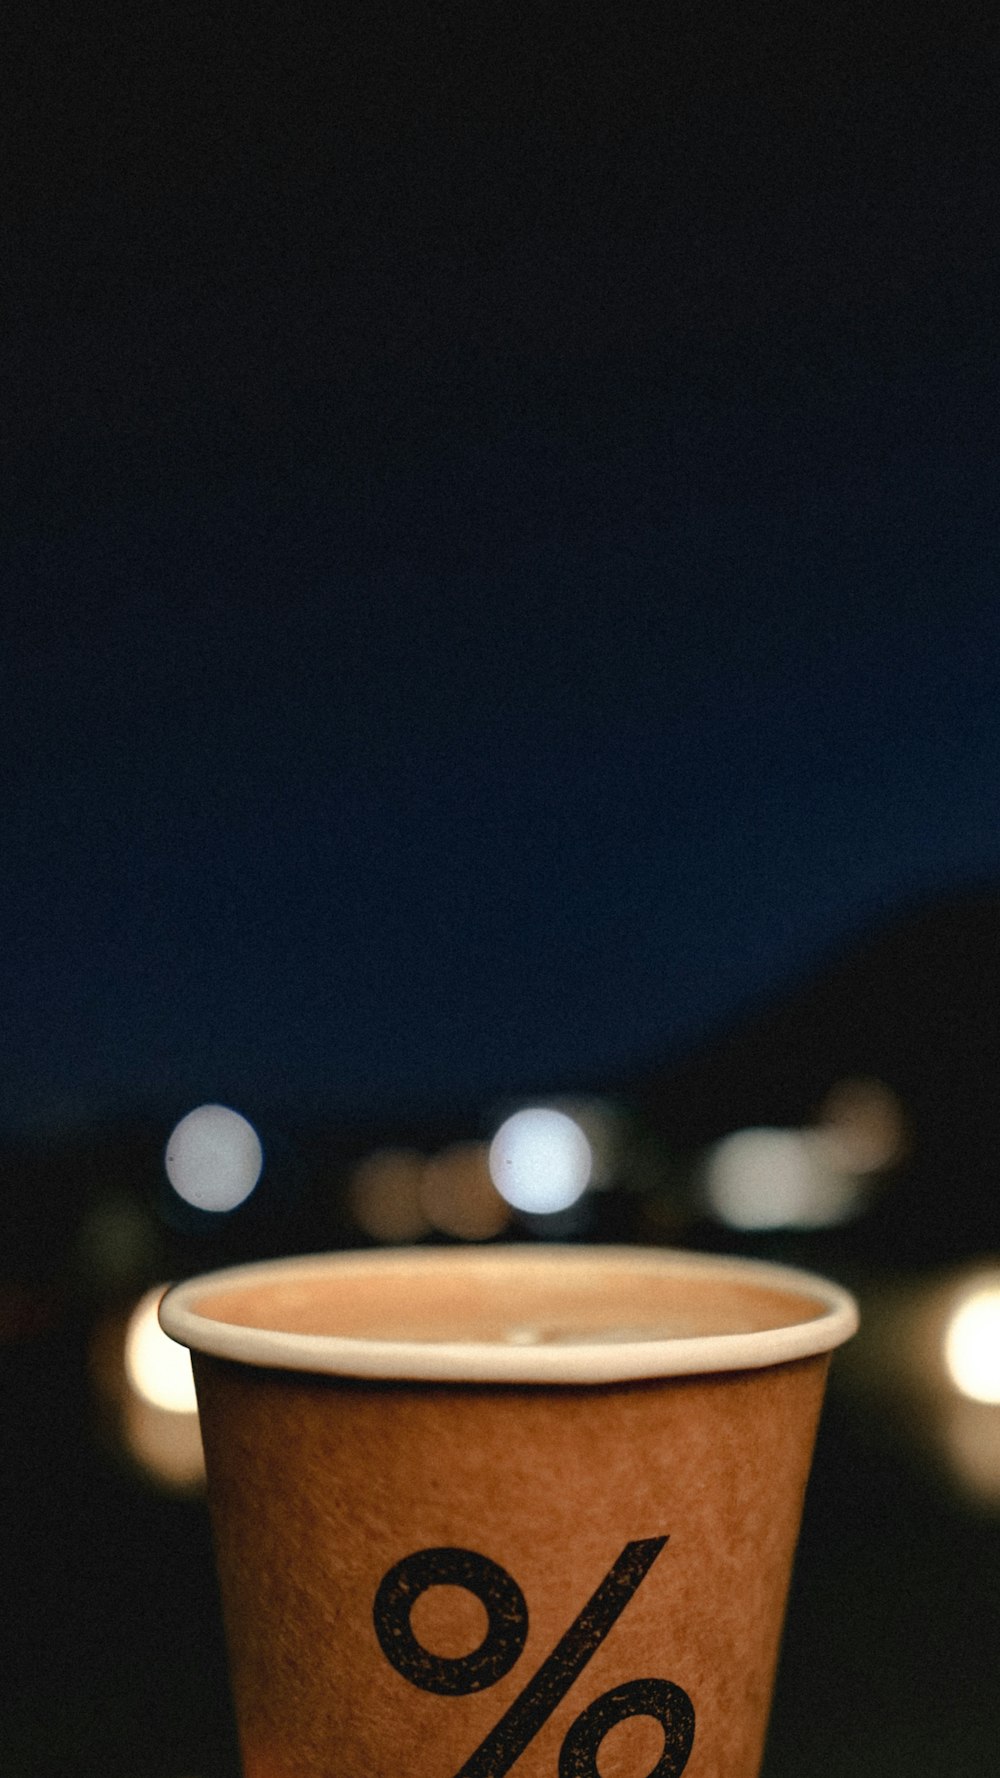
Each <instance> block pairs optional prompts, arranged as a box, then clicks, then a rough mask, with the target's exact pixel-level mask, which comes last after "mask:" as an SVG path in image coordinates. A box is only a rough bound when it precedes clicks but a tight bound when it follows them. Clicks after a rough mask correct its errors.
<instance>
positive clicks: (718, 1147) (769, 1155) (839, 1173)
mask: <svg viewBox="0 0 1000 1778" xmlns="http://www.w3.org/2000/svg"><path fill="white" fill-rule="evenodd" d="M703 1180H704V1192H705V1198H706V1201H707V1203H708V1207H709V1209H710V1210H711V1212H712V1214H713V1215H714V1216H716V1217H717V1218H718V1220H719V1221H720V1222H723V1223H725V1224H726V1226H727V1227H729V1228H734V1229H747V1230H750V1229H778V1228H801V1229H814V1228H829V1227H831V1226H832V1225H834V1224H836V1223H839V1222H844V1221H846V1219H847V1218H848V1217H849V1216H851V1215H853V1214H854V1212H855V1210H856V1208H857V1206H858V1202H859V1197H860V1188H859V1182H858V1179H857V1177H856V1176H855V1175H854V1174H852V1173H849V1172H845V1171H844V1170H843V1169H842V1168H841V1167H839V1166H838V1165H837V1164H836V1155H835V1153H833V1152H831V1150H830V1147H829V1145H828V1144H827V1142H826V1141H825V1140H824V1136H823V1133H822V1132H819V1131H811V1130H780V1129H768V1128H760V1129H750V1130H734V1131H733V1133H732V1134H731V1135H729V1136H725V1137H723V1138H722V1140H721V1141H720V1142H717V1143H715V1144H714V1146H713V1147H712V1148H711V1149H709V1151H708V1153H707V1155H706V1157H705V1160H704V1168H703Z"/></svg>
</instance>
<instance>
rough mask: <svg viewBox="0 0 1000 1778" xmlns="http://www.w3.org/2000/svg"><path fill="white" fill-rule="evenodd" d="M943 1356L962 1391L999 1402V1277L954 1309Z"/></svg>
mask: <svg viewBox="0 0 1000 1778" xmlns="http://www.w3.org/2000/svg"><path fill="white" fill-rule="evenodd" d="M944 1360H945V1364H946V1366H947V1369H948V1375H949V1377H950V1378H951V1380H952V1382H953V1383H954V1385H955V1388H956V1389H958V1390H959V1391H960V1392H961V1394H962V1395H967V1396H968V1397H969V1399H970V1400H971V1401H985V1402H1000V1278H998V1279H997V1281H996V1282H994V1283H989V1284H981V1285H980V1286H979V1287H978V1288H973V1289H972V1290H970V1291H969V1293H968V1294H967V1295H966V1296H965V1297H963V1299H962V1301H961V1302H960V1303H959V1304H958V1305H957V1306H956V1308H955V1309H954V1310H953V1311H952V1314H951V1317H950V1319H949V1321H948V1325H947V1327H946V1329H945V1336H944Z"/></svg>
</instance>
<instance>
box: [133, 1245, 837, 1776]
mask: <svg viewBox="0 0 1000 1778" xmlns="http://www.w3.org/2000/svg"><path fill="white" fill-rule="evenodd" d="M161 1318H162V1321H163V1326H164V1328H165V1329H166V1331H167V1333H169V1334H171V1335H172V1336H173V1338H175V1339H178V1340H181V1341H182V1342H183V1343H184V1344H186V1345H188V1346H190V1347H192V1348H193V1353H194V1370H195V1380H196V1383H197V1389H198V1398H199V1405H200V1412H201V1422H202V1434H203V1438H204V1444H205V1458H206V1465H207V1473H208V1489H209V1505H210V1510H211V1514H212V1520H213V1528H214V1534H215V1540H216V1549H217V1556H218V1566H219V1574H220V1580H221V1588H222V1600H223V1609H224V1614H225V1621H226V1631H227V1637H228V1642H229V1650H230V1660H231V1669H232V1678H233V1687H234V1695H235V1701H236V1711H237V1720H238V1724H239V1733H240V1740H241V1747H242V1754H243V1763H244V1770H245V1772H246V1775H247V1778H401V1775H403V1774H405V1775H406V1778H501V1774H503V1773H506V1772H508V1771H512V1772H513V1773H514V1774H515V1778H542V1775H543V1774H544V1775H545V1778H597V1775H598V1774H599V1775H600V1778H678V1775H679V1774H680V1773H681V1772H684V1773H686V1774H687V1778H754V1775H755V1774H756V1773H757V1772H758V1770H759V1766H760V1761H761V1756H762V1750H763V1743H764V1734H765V1728H766V1723H767V1714H768V1709H769V1705H770V1698H771V1691H772V1685H773V1680H774V1670H775V1665H776V1661H777V1654H778V1643H779V1637H780V1633H781V1625H782V1618H783V1614H784V1608H785V1599H786V1594H787V1589H788V1580H789V1574H790V1570H791V1564H792V1557H793V1553H794V1548H795V1542H796V1538H797V1535H798V1528H799V1520H800V1515H801V1509H802V1500H803V1494H804V1491H805V1486H806V1479H807V1476H808V1471H809V1464H810V1459H811V1455H812V1447H813V1441H814V1436H815V1430H816V1422H817V1418H818V1415H819V1410H820V1404H821V1399H822V1394H823V1387H824V1382H825V1378H826V1370H827V1366H828V1362H829V1354H830V1352H831V1350H832V1349H833V1348H834V1347H835V1346H837V1345H839V1344H840V1342H841V1341H843V1340H845V1339H847V1338H848V1337H849V1335H850V1334H851V1333H852V1332H853V1331H854V1328H855V1326H856V1323H857V1316H856V1311H855V1308H854V1304H853V1302H852V1301H851V1299H850V1298H849V1297H848V1296H847V1295H846V1293H845V1292H844V1291H842V1290H840V1289H839V1288H838V1287H837V1286H835V1285H832V1284H828V1283H826V1282H824V1281H823V1280H821V1279H817V1278H814V1277H812V1276H810V1275H808V1274H804V1273H798V1272H791V1271H787V1270H785V1269H783V1268H777V1267H773V1266H764V1265H757V1264H754V1263H749V1262H741V1261H735V1260H728V1259H714V1258H709V1257H707V1256H697V1255H691V1254H681V1253H664V1252H656V1251H651V1250H632V1249H624V1248H603V1249H600V1248H591V1249H587V1248H568V1247H567V1248H560V1247H536V1248H529V1247H509V1248H502V1247H491V1248H488V1249H456V1248H451V1249H422V1250H420V1251H415V1252H406V1251H395V1252H371V1253H364V1254H342V1255H333V1256H327V1257H317V1258H310V1259H301V1260H293V1261H278V1262H275V1263H274V1264H272V1265H266V1266H248V1267H241V1268H238V1269H235V1270H232V1271H229V1272H224V1273H216V1274H214V1275H213V1276H210V1277H205V1278H200V1279H195V1280H193V1281H191V1282H189V1283H186V1284H184V1285H181V1286H179V1287H178V1288H176V1289H174V1290H173V1291H171V1292H170V1293H169V1294H168V1295H167V1297H166V1298H165V1300H164V1303H163V1305H162V1309H161Z"/></svg>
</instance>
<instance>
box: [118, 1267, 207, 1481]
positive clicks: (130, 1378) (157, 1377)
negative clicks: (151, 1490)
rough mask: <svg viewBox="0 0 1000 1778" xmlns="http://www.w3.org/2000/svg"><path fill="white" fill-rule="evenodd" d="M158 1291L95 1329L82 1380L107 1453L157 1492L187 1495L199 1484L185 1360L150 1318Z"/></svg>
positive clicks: (201, 1471)
mask: <svg viewBox="0 0 1000 1778" xmlns="http://www.w3.org/2000/svg"><path fill="white" fill-rule="evenodd" d="M163 1291H164V1286H163V1285H159V1286H158V1287H157V1288H156V1289H155V1290H150V1291H147V1292H146V1294H145V1296H143V1297H142V1298H141V1299H140V1300H139V1302H138V1303H136V1304H135V1306H134V1308H133V1310H132V1312H131V1314H130V1315H129V1316H128V1317H127V1318H124V1317H122V1316H120V1315H118V1314H111V1315H107V1316H104V1317H103V1318H102V1319H101V1320H100V1321H99V1322H98V1323H97V1324H96V1326H95V1328H94V1330H93V1334H92V1336H91V1341H90V1348H89V1360H90V1374H91V1379H92V1382H93V1385H94V1389H95V1392H96V1397H97V1406H98V1411H99V1424H100V1425H101V1426H102V1427H103V1433H104V1436H105V1437H106V1438H107V1439H108V1440H109V1441H110V1442H111V1443H112V1445H113V1447H114V1448H115V1449H116V1450H118V1451H121V1452H124V1453H125V1454H126V1455H127V1456H128V1457H129V1458H130V1459H131V1461H132V1462H133V1464H135V1465H136V1466H137V1467H138V1468H139V1469H141V1470H142V1471H143V1473H144V1474H145V1475H146V1476H147V1477H148V1478H149V1479H150V1480H151V1481H153V1482H155V1483H156V1485H157V1486H158V1487H160V1488H165V1489H168V1490H170V1491H176V1492H183V1493H189V1492H191V1491H192V1490H193V1489H197V1488H200V1487H201V1486H202V1484H203V1482H204V1476H205V1464H204V1456H203V1453H202V1448H201V1432H200V1428H199V1424H198V1413H197V1407H196V1402H195V1394H194V1383H193V1378H192V1374H191V1361H190V1358H189V1356H188V1354H187V1352H186V1351H185V1349H184V1347H183V1346H177V1345H175V1344H174V1342H173V1341H172V1340H168V1339H167V1336H166V1334H165V1333H163V1331H162V1330H161V1328H160V1325H159V1322H158V1321H157V1318H156V1312H157V1309H158V1307H159V1303H160V1298H161V1297H162V1295H163Z"/></svg>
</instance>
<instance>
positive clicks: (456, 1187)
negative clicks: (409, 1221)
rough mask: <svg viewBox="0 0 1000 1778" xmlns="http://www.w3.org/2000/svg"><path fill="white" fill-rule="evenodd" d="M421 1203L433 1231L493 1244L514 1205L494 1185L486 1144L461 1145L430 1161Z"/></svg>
mask: <svg viewBox="0 0 1000 1778" xmlns="http://www.w3.org/2000/svg"><path fill="white" fill-rule="evenodd" d="M420 1202H421V1204H422V1206H423V1209H424V1213H425V1215H426V1217H427V1220H428V1222H429V1223H430V1224H431V1226H432V1227H433V1228H436V1229H439V1230H440V1231H441V1233H442V1234H445V1235H454V1236H455V1237H456V1239H457V1240H460V1241H490V1240H492V1239H493V1238H494V1237H495V1236H496V1235H499V1234H502V1233H503V1230H504V1229H505V1228H506V1227H507V1224H508V1223H509V1221H510V1206H509V1205H508V1204H507V1203H506V1202H505V1201H504V1199H503V1198H502V1197H501V1196H500V1193H499V1192H498V1190H497V1188H496V1186H495V1185H494V1183H493V1179H492V1177H491V1175H490V1168H489V1158H488V1155H487V1150H486V1145H485V1143H483V1142H457V1143H455V1144H454V1146H453V1147H451V1148H446V1149H445V1150H444V1151H443V1152H442V1153H441V1154H439V1155H434V1156H432V1157H431V1159H430V1160H428V1161H426V1162H425V1163H424V1167H423V1171H422V1174H421V1179H420Z"/></svg>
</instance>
